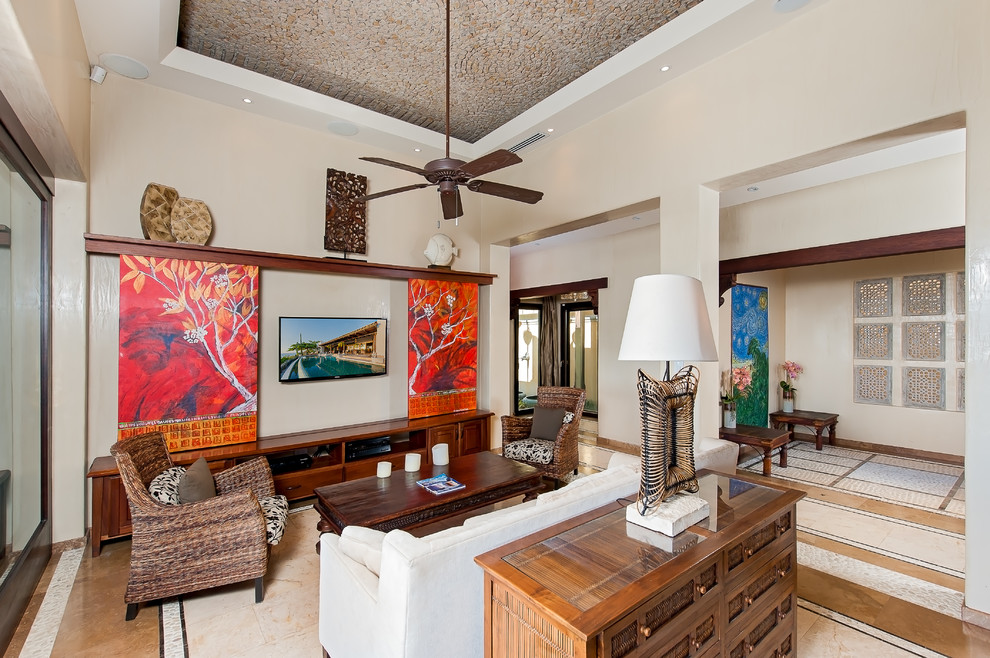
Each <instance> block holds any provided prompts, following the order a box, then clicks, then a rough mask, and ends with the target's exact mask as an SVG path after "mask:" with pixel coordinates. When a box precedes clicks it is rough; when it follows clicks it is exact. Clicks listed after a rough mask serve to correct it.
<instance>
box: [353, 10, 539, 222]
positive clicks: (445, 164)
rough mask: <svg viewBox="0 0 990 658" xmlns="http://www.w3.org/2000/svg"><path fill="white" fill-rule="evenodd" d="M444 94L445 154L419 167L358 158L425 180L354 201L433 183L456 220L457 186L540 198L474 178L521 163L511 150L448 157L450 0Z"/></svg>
mask: <svg viewBox="0 0 990 658" xmlns="http://www.w3.org/2000/svg"><path fill="white" fill-rule="evenodd" d="M446 5H447V26H446V30H447V94H446V104H447V107H446V110H447V115H446V126H445V137H446V147H447V150H446V155H445V156H444V157H443V158H440V159H438V160H431V161H430V162H427V163H426V165H424V166H423V168H422V169H420V168H419V167H414V166H412V165H407V164H402V163H401V162H395V161H394V160H386V159H385V158H361V160H366V161H368V162H375V163H377V164H382V165H385V166H388V167H395V168H396V169H404V170H405V171H411V172H412V173H414V174H419V175H420V176H423V177H424V178H425V179H426V180H427V181H428V182H426V183H417V184H415V185H405V186H403V187H397V188H394V189H391V190H385V191H384V192H376V193H374V194H368V195H365V196H363V197H358V198H356V199H355V201H370V200H372V199H378V198H380V197H383V196H389V195H391V194H398V193H399V192H406V191H408V190H418V189H421V188H424V187H429V186H431V185H436V186H437V188H438V189H439V191H440V207H441V208H442V209H443V218H444V219H455V218H457V217H460V216H461V215H463V214H464V207H463V206H462V205H461V192H460V186H462V185H463V186H464V187H466V188H467V189H469V190H471V191H472V192H481V193H482V194H490V195H492V196H498V197H502V198H505V199H512V200H513V201H522V202H523V203H536V202H537V201H539V200H540V199H542V198H543V192H538V191H536V190H527V189H526V188H523V187H514V186H512V185H504V184H502V183H493V182H491V181H484V180H477V179H476V178H475V177H476V176H482V175H484V174H487V173H491V172H493V171H496V170H498V169H502V168H503V167H508V166H510V165H514V164H519V163H520V162H522V158H520V157H519V156H518V155H516V154H515V153H513V152H512V151H507V150H505V149H499V150H498V151H492V152H491V153H489V154H487V155H483V156H481V157H480V158H478V159H477V160H472V161H471V162H464V161H463V160H458V159H456V158H451V157H450V0H447V3H446Z"/></svg>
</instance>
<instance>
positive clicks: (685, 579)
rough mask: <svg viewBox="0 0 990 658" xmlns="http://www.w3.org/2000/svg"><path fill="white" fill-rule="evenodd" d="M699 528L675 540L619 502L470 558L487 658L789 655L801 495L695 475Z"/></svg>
mask: <svg viewBox="0 0 990 658" xmlns="http://www.w3.org/2000/svg"><path fill="white" fill-rule="evenodd" d="M699 483H700V485H701V493H700V495H702V496H704V497H705V498H706V499H707V500H708V503H709V506H710V508H711V512H712V513H711V516H710V517H709V518H708V519H705V520H704V521H702V522H700V523H698V524H697V525H694V526H692V527H691V528H689V529H688V530H685V531H684V532H683V533H681V534H680V535H678V536H677V537H674V538H669V537H666V536H664V535H662V534H659V533H656V532H653V531H651V530H647V529H646V528H642V527H640V526H637V525H634V524H630V523H627V522H626V518H625V507H626V504H627V503H628V502H631V501H617V502H616V503H613V504H611V505H607V506H605V507H602V508H600V509H598V510H595V511H592V512H589V513H587V514H584V515H582V516H580V517H577V518H575V519H572V520H570V521H568V522H565V523H561V524H558V525H556V526H553V527H551V528H548V529H547V530H544V531H542V532H539V533H536V534H533V535H530V536H529V537H525V538H523V539H520V540H519V541H516V542H513V543H512V544H509V545H507V546H503V547H501V548H498V549H496V550H493V551H490V552H488V553H485V554H484V555H481V556H478V557H477V558H475V561H476V562H477V563H478V564H479V565H481V567H482V568H483V569H484V571H485V592H486V600H485V656H488V657H492V656H495V657H511V658H515V657H520V658H521V657H525V658H530V657H533V658H535V657H537V656H539V657H541V658H550V657H553V658H564V657H569V656H575V657H591V656H593V657H596V658H620V657H623V656H637V657H641V656H664V657H665V658H674V657H681V658H683V657H686V656H699V657H704V658H708V657H709V656H730V657H731V658H741V657H743V656H750V655H758V656H775V657H781V656H789V655H796V649H795V646H794V638H795V631H796V621H795V620H796V603H797V599H796V596H797V594H796V584H797V577H796V568H797V553H796V545H797V541H796V529H795V505H796V503H797V501H798V500H800V499H801V498H802V497H803V496H804V493H803V492H800V491H794V490H791V489H786V488H783V487H773V486H768V485H765V484H757V483H756V482H755V481H754V480H751V479H749V478H747V477H745V476H732V477H730V476H728V475H723V474H720V473H714V472H706V471H701V472H700V477H699Z"/></svg>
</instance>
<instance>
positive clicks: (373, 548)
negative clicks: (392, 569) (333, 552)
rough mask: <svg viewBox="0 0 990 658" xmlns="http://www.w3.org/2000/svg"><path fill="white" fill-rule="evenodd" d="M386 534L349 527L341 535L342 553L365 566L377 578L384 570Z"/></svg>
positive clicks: (358, 527)
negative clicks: (383, 552) (383, 545)
mask: <svg viewBox="0 0 990 658" xmlns="http://www.w3.org/2000/svg"><path fill="white" fill-rule="evenodd" d="M384 540H385V533H384V532H381V531H380V530H373V529H372V528H364V527H361V526H354V525H349V526H347V527H346V528H344V531H343V532H342V533H341V534H340V544H339V546H340V552H341V553H343V554H344V555H346V556H347V557H349V558H351V559H352V560H354V561H355V562H358V563H360V564H363V565H364V566H365V567H367V568H368V570H369V571H370V572H372V573H373V574H375V575H376V576H377V575H379V574H380V573H381V570H382V542H383V541H384Z"/></svg>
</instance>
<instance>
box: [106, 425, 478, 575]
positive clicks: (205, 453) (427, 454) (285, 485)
mask: <svg viewBox="0 0 990 658" xmlns="http://www.w3.org/2000/svg"><path fill="white" fill-rule="evenodd" d="M494 415H495V414H493V413H492V412H491V411H486V410H475V411H464V412H461V413H456V414H446V415H442V416H432V417H429V418H415V419H409V418H393V419H391V420H384V421H379V422H374V423H362V424H359V425H346V426H341V427H331V428H325V429H318V430H310V431H306V432H295V433H292V434H279V435H277V436H268V437H261V438H259V439H258V440H257V441H252V442H250V443H238V444H235V445H228V446H221V447H217V448H209V449H206V450H190V451H188V452H178V453H174V454H173V455H172V460H173V461H174V462H175V463H176V464H179V465H183V466H186V465H189V464H191V463H193V462H194V461H196V460H197V459H199V458H200V457H205V458H206V461H207V462H209V464H210V468H211V470H213V471H220V470H223V469H226V468H230V467H231V466H234V465H236V464H239V463H241V462H244V461H248V460H250V459H254V458H255V457H259V456H265V457H269V458H279V457H292V456H294V455H308V456H310V457H312V463H311V464H310V465H309V466H308V467H302V468H300V467H297V468H291V467H290V469H289V470H285V471H279V472H277V473H273V476H274V479H275V490H276V491H277V492H278V493H280V494H283V495H285V496H286V497H287V498H288V499H289V500H298V499H300V498H307V497H310V496H312V495H313V489H315V488H316V487H321V486H324V485H327V484H334V483H337V482H343V481H345V480H354V479H357V478H362V477H367V476H369V475H374V474H375V468H376V464H377V463H378V462H379V461H385V460H387V461H390V462H392V465H393V467H398V468H402V466H403V462H404V461H405V456H406V454H408V453H413V452H415V453H419V454H420V455H422V457H423V460H424V463H427V464H428V463H429V462H430V459H431V455H432V453H431V450H430V449H431V448H432V447H433V446H434V445H436V444H438V443H446V444H448V445H449V446H450V456H451V457H460V456H463V455H470V454H472V453H476V452H483V451H485V450H489V449H490V448H491V429H490V428H491V419H492V417H493V416H494ZM383 437H388V439H389V442H390V447H391V449H390V451H389V452H387V453H383V454H372V455H366V456H361V457H354V458H349V457H348V445H349V444H351V445H353V444H354V443H355V442H358V441H361V440H365V439H376V438H383ZM87 477H89V478H91V479H92V480H93V512H92V514H93V516H92V523H93V527H92V530H91V536H90V539H91V545H92V551H93V557H96V556H98V555H99V554H100V550H101V549H102V547H103V543H104V542H106V541H108V540H110V539H116V538H118V537H127V536H130V534H131V514H130V510H129V509H128V506H127V495H126V494H125V493H124V485H123V483H122V482H121V481H120V474H119V473H118V472H117V464H116V462H115V461H114V459H113V457H109V456H107V457H97V458H96V459H94V460H93V464H92V466H90V468H89V472H88V473H87Z"/></svg>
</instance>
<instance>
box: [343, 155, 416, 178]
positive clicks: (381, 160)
mask: <svg viewBox="0 0 990 658" xmlns="http://www.w3.org/2000/svg"><path fill="white" fill-rule="evenodd" d="M358 159H359V160H366V161H367V162H374V163H375V164H380V165H385V166H386V167H395V168H396V169H405V170H406V171H411V172H412V173H414V174H419V175H420V176H425V175H426V172H425V171H423V170H422V169H420V168H419V167H414V166H412V165H407V164H402V163H401V162H396V161H395V160H386V159H385V158H358Z"/></svg>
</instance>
